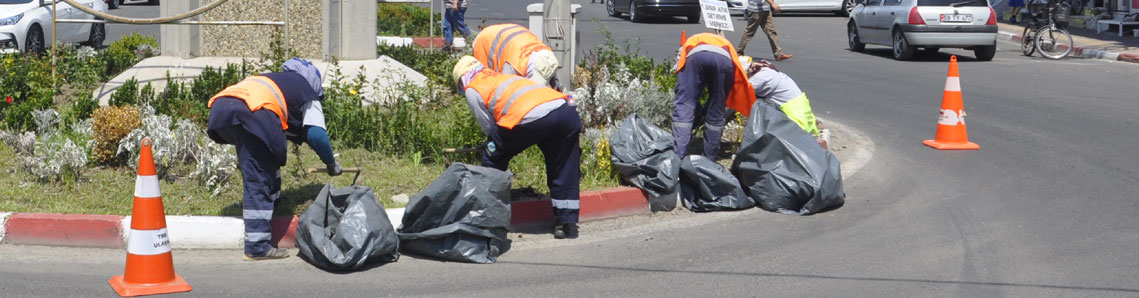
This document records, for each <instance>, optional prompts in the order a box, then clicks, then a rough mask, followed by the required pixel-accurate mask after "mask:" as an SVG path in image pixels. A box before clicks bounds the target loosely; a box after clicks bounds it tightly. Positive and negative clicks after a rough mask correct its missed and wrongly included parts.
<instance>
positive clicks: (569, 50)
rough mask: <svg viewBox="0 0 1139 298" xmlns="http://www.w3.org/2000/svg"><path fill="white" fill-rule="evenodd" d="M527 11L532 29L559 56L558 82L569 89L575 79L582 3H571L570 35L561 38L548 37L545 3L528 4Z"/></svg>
mask: <svg viewBox="0 0 1139 298" xmlns="http://www.w3.org/2000/svg"><path fill="white" fill-rule="evenodd" d="M526 12H527V13H528V14H529V15H530V19H529V21H530V24H529V26H528V27H530V31H532V32H534V35H537V36H538V38H540V39H542V42H544V43H546V44H547V45H549V46H550V48H551V49H553V50H554V55H556V56H557V57H558V64H559V65H560V66H559V67H558V70H557V71H555V72H554V74H555V76H557V77H558V82H559V84H561V85H562V86H565V87H566V88H567V89H568V88H569V87H570V85H569V84H570V82H571V81H572V80H573V74H574V65H575V64H576V63H575V62H576V61H577V46H578V35H579V32H577V13H578V12H581V4H571V5H570V26H569V28H570V30H569V34H568V36H563V37H559V38H554V39H551V38H547V37H546V33H545V32H546V31H545V30H544V29H545V25H544V24H545V21H546V20H544V19H543V14H544V13H545V5H544V4H543V3H533V4H530V5H527V6H526Z"/></svg>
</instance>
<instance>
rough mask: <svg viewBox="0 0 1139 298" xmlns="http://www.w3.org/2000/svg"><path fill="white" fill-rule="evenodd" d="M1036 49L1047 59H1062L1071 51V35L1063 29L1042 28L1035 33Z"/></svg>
mask: <svg viewBox="0 0 1139 298" xmlns="http://www.w3.org/2000/svg"><path fill="white" fill-rule="evenodd" d="M1036 50H1037V51H1039V52H1040V55H1041V56H1044V58H1048V59H1053V60H1055V59H1062V58H1064V57H1067V56H1068V54H1069V53H1071V52H1072V35H1071V34H1068V31H1064V30H1063V29H1052V28H1044V29H1042V30H1040V32H1038V33H1036Z"/></svg>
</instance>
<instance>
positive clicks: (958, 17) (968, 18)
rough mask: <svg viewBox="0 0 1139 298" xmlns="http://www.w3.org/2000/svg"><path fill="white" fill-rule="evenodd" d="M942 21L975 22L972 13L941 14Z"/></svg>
mask: <svg viewBox="0 0 1139 298" xmlns="http://www.w3.org/2000/svg"><path fill="white" fill-rule="evenodd" d="M941 22H942V23H970V22H973V15H971V14H943V15H941Z"/></svg>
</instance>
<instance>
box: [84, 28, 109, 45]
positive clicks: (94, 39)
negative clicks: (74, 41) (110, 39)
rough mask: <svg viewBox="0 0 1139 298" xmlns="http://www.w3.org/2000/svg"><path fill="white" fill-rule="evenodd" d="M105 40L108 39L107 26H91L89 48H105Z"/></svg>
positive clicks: (88, 38)
mask: <svg viewBox="0 0 1139 298" xmlns="http://www.w3.org/2000/svg"><path fill="white" fill-rule="evenodd" d="M105 39H107V26H106V24H91V34H89V35H88V36H87V46H89V47H92V48H96V49H98V48H100V47H102V46H103V40H105Z"/></svg>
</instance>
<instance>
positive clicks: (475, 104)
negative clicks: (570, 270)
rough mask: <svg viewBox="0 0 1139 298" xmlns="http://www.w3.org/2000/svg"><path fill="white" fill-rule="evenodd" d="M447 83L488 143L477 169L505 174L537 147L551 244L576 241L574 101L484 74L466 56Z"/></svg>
mask: <svg viewBox="0 0 1139 298" xmlns="http://www.w3.org/2000/svg"><path fill="white" fill-rule="evenodd" d="M451 77H452V79H454V80H455V84H456V87H458V88H459V89H458V90H459V93H460V94H463V95H464V96H465V97H466V98H467V106H468V107H469V108H470V109H471V113H472V114H474V116H475V121H477V122H478V124H479V127H480V128H482V131H483V134H486V136H487V138H488V139H490V142H487V144H486V146H485V148H483V154H482V166H484V167H490V168H495V169H499V170H503V171H506V170H507V168H508V167H509V166H510V160H511V159H513V158H514V156H516V155H518V154H519V153H522V151H523V150H525V149H526V148H530V146H534V145H537V146H538V149H541V150H542V156H544V157H545V160H546V185H547V186H549V187H550V197H551V198H552V200H550V202H551V203H552V204H553V207H554V238H558V239H574V238H577V236H578V228H577V222H578V214H579V210H580V203H579V202H580V201H579V192H580V189H579V188H580V184H581V147H580V146H579V145H578V142H579V140H578V138H579V136H580V135H581V118H580V117H579V116H578V114H577V107H575V105H574V103H573V100H572V99H570V97H569V96H567V95H565V94H563V93H561V92H558V91H557V90H554V89H553V88H550V87H546V86H545V85H544V84H541V83H537V82H534V81H531V80H528V79H526V78H524V77H520V76H517V75H510V74H503V73H499V72H496V71H494V70H492V69H489V68H487V67H485V66H483V65H482V63H480V62H479V61H478V60H476V59H475V58H474V57H471V56H463V57H462V58H459V62H458V63H455V68H454V69H453V70H452V71H451Z"/></svg>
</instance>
